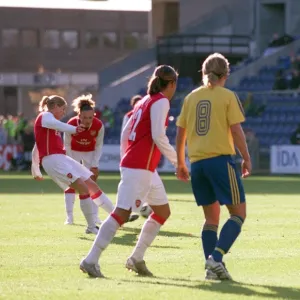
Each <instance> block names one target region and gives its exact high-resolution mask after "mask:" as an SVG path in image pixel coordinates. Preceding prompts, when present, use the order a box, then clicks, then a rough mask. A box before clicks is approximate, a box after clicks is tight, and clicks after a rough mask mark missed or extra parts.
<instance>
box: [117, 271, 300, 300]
mask: <svg viewBox="0 0 300 300" xmlns="http://www.w3.org/2000/svg"><path fill="white" fill-rule="evenodd" d="M136 277H137V278H138V279H139V280H137V281H135V282H136V283H141V284H145V283H146V284H150V285H157V284H159V285H164V286H171V287H181V288H187V289H199V290H202V291H211V292H217V293H220V294H225V295H234V296H252V297H255V299H259V298H262V299H264V298H265V299H291V300H299V299H300V297H299V295H300V289H299V288H294V287H283V286H270V285H256V284H247V283H243V282H235V281H233V282H229V281H227V282H225V281H224V282H209V281H195V280H189V279H184V278H161V277H153V278H152V279H148V278H145V277H140V276H136ZM122 281H124V282H132V280H126V279H124V280H122ZM257 288H263V289H265V290H266V291H257V290H256V289H257Z"/></svg>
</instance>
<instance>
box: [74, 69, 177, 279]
mask: <svg viewBox="0 0 300 300" xmlns="http://www.w3.org/2000/svg"><path fill="white" fill-rule="evenodd" d="M177 77H178V74H177V73H176V71H175V70H174V69H173V68H172V67H170V66H166V65H162V66H159V67H157V68H156V69H155V71H154V73H153V75H152V77H151V79H150V81H149V84H148V95H147V96H145V97H144V98H143V99H142V100H140V101H139V102H138V103H137V104H136V105H135V107H134V110H133V115H132V116H131V118H130V120H129V121H128V122H127V124H126V126H125V128H124V130H123V132H122V136H121V157H122V159H121V182H120V183H119V187H118V196H117V205H116V208H115V210H114V211H113V213H112V214H111V215H110V216H109V217H108V218H107V219H106V220H105V221H104V222H103V223H102V225H101V227H100V229H99V232H98V234H97V237H96V239H95V241H94V244H93V246H92V248H91V250H90V252H89V254H88V255H87V256H86V257H85V258H84V259H83V260H82V261H81V263H80V269H81V270H82V271H83V272H85V273H88V274H89V275H90V276H92V277H103V274H102V273H101V271H100V266H99V264H98V261H99V257H100V255H101V253H102V252H103V250H104V249H105V248H106V247H107V246H108V245H109V243H110V242H111V240H112V239H113V237H114V236H115V234H116V232H117V230H118V228H119V227H120V226H122V224H123V223H124V222H125V221H126V220H127V219H128V217H129V215H130V212H131V211H135V212H138V211H139V210H140V209H141V207H142V206H143V201H145V199H147V202H148V204H149V205H150V206H151V208H152V210H153V213H152V214H151V215H150V216H149V218H148V219H147V220H146V222H145V224H144V226H143V228H142V231H141V234H140V236H139V239H138V242H137V244H136V247H135V249H134V251H133V253H132V254H131V256H130V257H129V258H128V259H127V262H126V268H127V269H129V270H133V271H135V272H136V273H138V274H140V275H144V276H152V273H151V272H150V271H149V270H148V268H147V267H146V264H145V261H144V254H145V252H146V250H147V248H148V247H149V246H150V245H151V243H152V242H153V240H154V239H155V237H156V235H157V234H158V232H159V230H160V227H161V226H162V225H163V224H164V223H165V221H166V220H167V219H168V217H169V216H170V207H169V203H168V198H167V194H166V191H165V188H164V185H163V183H162V180H161V178H160V177H159V175H158V173H157V171H156V168H157V166H158V163H159V161H160V157H161V154H163V155H165V156H166V157H167V158H168V159H169V160H170V162H171V163H172V164H173V165H174V166H176V165H177V156H176V152H175V150H174V148H173V147H172V146H171V145H170V142H169V140H168V138H167V136H166V127H167V125H168V112H169V109H170V100H171V99H172V98H173V96H174V93H175V91H176V84H177Z"/></svg>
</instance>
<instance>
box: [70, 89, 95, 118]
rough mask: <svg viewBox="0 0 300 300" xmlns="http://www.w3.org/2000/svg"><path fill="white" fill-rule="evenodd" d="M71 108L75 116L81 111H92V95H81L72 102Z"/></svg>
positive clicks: (93, 103)
mask: <svg viewBox="0 0 300 300" xmlns="http://www.w3.org/2000/svg"><path fill="white" fill-rule="evenodd" d="M72 106H73V107H74V111H75V112H76V113H77V114H80V113H81V112H82V111H88V110H94V108H95V101H94V100H92V95H91V94H88V95H82V96H80V97H78V98H76V99H74V100H73V102H72Z"/></svg>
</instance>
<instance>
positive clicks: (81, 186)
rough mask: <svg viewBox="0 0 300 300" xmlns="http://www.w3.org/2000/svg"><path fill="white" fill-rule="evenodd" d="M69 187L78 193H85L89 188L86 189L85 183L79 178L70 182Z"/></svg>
mask: <svg viewBox="0 0 300 300" xmlns="http://www.w3.org/2000/svg"><path fill="white" fill-rule="evenodd" d="M71 187H72V188H73V189H75V190H77V191H78V193H79V194H82V195H86V194H88V193H89V189H88V187H87V185H86V184H85V182H84V181H83V180H82V179H81V178H78V179H77V180H75V181H74V182H73V183H72V184H71Z"/></svg>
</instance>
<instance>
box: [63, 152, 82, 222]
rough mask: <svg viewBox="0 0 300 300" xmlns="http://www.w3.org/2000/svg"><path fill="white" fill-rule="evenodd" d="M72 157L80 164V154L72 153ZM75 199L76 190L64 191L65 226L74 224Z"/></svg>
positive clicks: (68, 189)
mask: <svg viewBox="0 0 300 300" xmlns="http://www.w3.org/2000/svg"><path fill="white" fill-rule="evenodd" d="M70 157H71V158H73V159H74V160H76V161H77V162H80V152H77V151H71V155H70ZM75 199H76V192H75V190H74V189H72V188H70V187H68V188H67V189H66V190H65V191H64V200H65V210H66V221H65V225H72V224H73V223H74V217H73V211H74V203H75Z"/></svg>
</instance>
